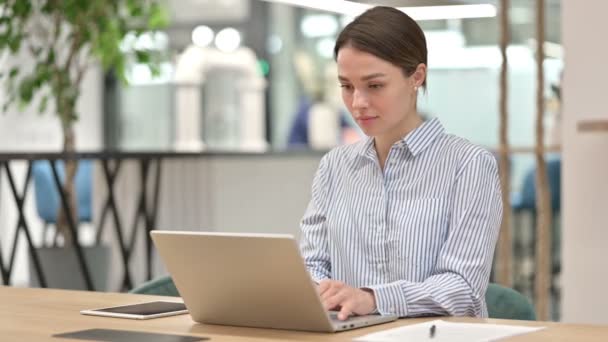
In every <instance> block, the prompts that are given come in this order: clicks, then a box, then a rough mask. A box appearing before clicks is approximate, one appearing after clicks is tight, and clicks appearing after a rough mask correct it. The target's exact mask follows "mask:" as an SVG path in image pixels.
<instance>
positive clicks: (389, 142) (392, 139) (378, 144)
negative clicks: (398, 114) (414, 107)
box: [374, 113, 423, 170]
mask: <svg viewBox="0 0 608 342" xmlns="http://www.w3.org/2000/svg"><path fill="white" fill-rule="evenodd" d="M408 118H409V119H407V120H404V122H403V124H402V125H399V127H396V128H395V129H394V130H392V131H389V132H387V133H386V134H383V135H380V136H375V137H374V147H375V148H376V153H377V154H378V162H380V168H381V169H382V170H384V164H385V163H386V159H387V158H388V154H389V152H390V150H391V147H392V146H393V145H394V144H395V143H396V142H397V141H399V140H401V139H403V138H404V137H405V136H406V135H408V134H409V133H410V132H411V131H413V130H414V129H416V127H418V126H420V125H421V124H422V122H423V121H422V118H421V117H420V115H418V113H415V114H414V115H410V116H408Z"/></svg>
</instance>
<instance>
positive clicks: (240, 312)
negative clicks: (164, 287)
mask: <svg viewBox="0 0 608 342" xmlns="http://www.w3.org/2000/svg"><path fill="white" fill-rule="evenodd" d="M151 236H152V240H153V241H154V244H155V245H156V248H157V249H158V252H159V254H160V257H161V259H162V260H163V261H164V263H165V265H166V267H167V269H168V271H169V273H170V274H171V276H172V278H173V281H174V282H175V285H176V287H177V289H178V291H179V293H180V295H181V296H182V298H183V300H184V303H185V304H186V307H187V308H188V311H189V313H190V315H191V316H192V319H193V320H194V321H195V322H199V323H205V324H222V325H233V326H244V327H257V328H275V329H289V330H303V331H316V332H337V331H344V330H350V329H355V328H361V327H365V326H369V325H374V324H380V323H386V322H391V321H394V320H396V319H397V318H398V317H397V316H384V315H382V316H381V315H366V316H355V317H351V318H349V319H348V320H345V321H340V320H338V318H337V317H336V315H337V312H327V311H326V310H325V309H324V307H323V305H322V304H321V299H320V297H319V295H318V293H317V290H316V288H315V284H314V283H313V281H312V279H311V278H310V275H309V274H308V271H307V270H306V266H305V265H304V261H303V259H302V257H301V255H300V251H299V248H298V244H297V242H296V240H295V239H294V238H293V236H291V235H281V234H241V233H215V232H214V233H208V232H177V231H158V230H157V231H152V232H151Z"/></svg>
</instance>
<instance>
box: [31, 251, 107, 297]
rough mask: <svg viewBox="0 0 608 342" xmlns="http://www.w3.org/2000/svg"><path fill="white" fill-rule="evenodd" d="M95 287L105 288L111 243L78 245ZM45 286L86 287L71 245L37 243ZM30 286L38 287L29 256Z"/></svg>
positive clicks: (98, 289) (80, 288) (77, 288)
mask: <svg viewBox="0 0 608 342" xmlns="http://www.w3.org/2000/svg"><path fill="white" fill-rule="evenodd" d="M81 249H82V251H83V253H84V258H85V262H86V264H87V266H88V270H89V275H90V276H91V279H92V282H93V287H94V290H95V291H108V276H109V274H110V252H111V251H110V247H109V246H107V245H99V246H86V247H85V246H81ZM36 251H37V253H38V259H39V260H40V265H41V267H42V273H43V274H44V278H45V279H46V285H47V287H48V288H58V289H71V290H87V286H86V283H85V280H84V275H83V274H82V271H81V268H80V265H79V263H78V258H77V256H76V250H75V249H74V248H72V247H40V248H37V249H36ZM29 272H30V286H32V287H39V286H40V282H39V280H38V274H37V273H36V268H35V267H34V263H33V262H32V257H31V255H30V260H29Z"/></svg>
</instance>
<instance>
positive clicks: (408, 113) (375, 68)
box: [337, 45, 426, 140]
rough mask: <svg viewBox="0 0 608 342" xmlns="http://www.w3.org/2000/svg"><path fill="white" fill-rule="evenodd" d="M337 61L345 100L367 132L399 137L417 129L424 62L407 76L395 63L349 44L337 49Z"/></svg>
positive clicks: (358, 122)
mask: <svg viewBox="0 0 608 342" xmlns="http://www.w3.org/2000/svg"><path fill="white" fill-rule="evenodd" d="M337 64H338V80H339V82H340V86H341V87H342V100H343V101H344V104H345V105H346V107H347V108H348V110H349V111H350V113H351V115H352V116H353V118H354V119H355V120H356V122H357V124H358V125H359V127H361V129H362V130H363V132H364V133H365V134H366V135H368V136H373V137H387V138H390V139H392V140H396V139H399V138H401V137H403V135H404V134H405V133H407V132H408V131H409V130H411V129H413V128H415V126H416V125H417V123H418V121H419V117H418V114H417V113H416V93H417V91H416V89H415V88H414V87H418V86H419V85H420V84H421V83H422V81H423V80H424V76H425V75H424V73H425V71H426V69H425V67H424V65H423V64H421V65H419V68H418V69H417V71H416V72H415V73H414V74H412V76H409V77H406V76H405V75H404V73H403V71H402V69H401V68H399V67H397V66H395V65H393V64H392V63H390V62H387V61H385V60H383V59H380V58H378V57H376V56H374V55H372V54H370V53H367V52H363V51H361V50H357V49H356V48H353V47H351V46H348V45H347V46H344V47H342V48H340V50H339V51H338V56H337ZM421 67H422V69H423V70H422V78H420V72H419V69H420V68H421Z"/></svg>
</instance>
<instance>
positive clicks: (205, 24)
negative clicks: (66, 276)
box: [0, 0, 601, 320]
mask: <svg viewBox="0 0 608 342" xmlns="http://www.w3.org/2000/svg"><path fill="white" fill-rule="evenodd" d="M287 2H289V1H287ZM328 2H330V1H329V0H328ZM380 2H381V3H383V4H388V5H396V6H408V7H412V8H416V7H420V6H443V5H481V7H479V8H478V10H479V11H478V12H476V11H477V10H474V9H473V8H471V7H469V8H468V10H467V14H466V15H465V18H461V17H459V16H458V15H455V13H457V12H455V10H450V11H447V12H445V11H439V10H438V11H435V12H432V10H431V12H430V13H431V16H430V17H427V18H420V21H419V23H420V24H421V26H422V28H423V30H424V32H425V35H426V37H427V44H428V47H429V65H428V67H429V73H428V90H427V91H426V92H421V94H420V98H419V109H420V111H421V112H422V113H423V114H424V115H425V116H426V117H438V118H439V119H440V120H441V121H442V123H443V124H444V125H445V126H446V128H447V130H448V131H449V132H450V133H453V134H456V135H459V136H462V137H465V138H467V139H468V140H470V141H472V142H474V143H476V144H479V145H482V146H484V147H486V148H487V149H489V150H491V151H494V152H495V151H496V150H497V147H498V121H499V109H498V101H499V73H500V67H501V56H500V51H499V47H498V42H499V37H500V27H499V19H498V16H497V11H498V6H499V2H498V1H496V0H486V1H475V0H441V1H431V0H412V1H406V0H402V1H399V0H394V1H380ZM545 2H546V28H545V29H546V42H545V49H546V51H545V52H546V54H547V56H546V59H545V62H544V65H543V67H544V72H545V73H544V75H545V103H546V113H545V120H544V125H545V128H546V130H547V136H546V146H547V147H548V148H549V149H550V150H551V151H554V152H553V153H551V154H548V155H547V158H548V159H549V160H553V161H556V165H557V169H558V170H561V166H560V165H561V164H560V162H561V152H560V147H561V146H562V143H563V142H562V138H561V136H562V131H563V129H562V116H561V108H562V103H561V102H562V101H561V96H560V95H561V89H562V71H563V69H564V48H563V46H564V44H563V43H562V26H563V23H562V20H563V18H564V15H563V13H562V12H563V11H564V10H563V8H562V2H567V1H560V0H546V1H545ZM354 3H355V4H362V3H376V2H374V1H355V2H354ZM166 5H167V8H168V10H169V12H170V17H171V24H170V26H169V27H168V28H167V29H166V30H163V31H159V32H150V33H149V34H146V35H144V36H142V37H140V38H137V39H136V38H135V37H132V36H128V37H126V38H125V41H124V46H123V47H122V48H123V49H124V51H125V52H128V51H129V49H132V48H133V46H136V45H139V46H147V47H149V48H151V49H155V50H157V51H158V52H159V53H160V54H161V55H162V56H163V58H164V62H163V63H162V65H161V68H160V76H159V77H152V75H151V73H150V71H149V70H148V69H147V68H145V67H143V66H141V65H138V64H137V63H134V62H133V63H131V64H129V66H128V69H127V78H128V80H129V82H130V84H129V85H128V86H127V85H124V84H122V83H120V82H119V81H118V80H117V78H116V77H115V75H114V74H113V73H112V72H111V71H110V72H103V71H102V70H101V68H100V67H94V68H93V69H92V70H90V71H89V72H88V73H87V75H86V78H85V81H84V85H83V87H82V98H81V100H80V102H79V104H78V108H79V112H80V113H81V118H80V120H79V122H78V124H77V146H78V149H79V150H81V151H99V150H113V151H156V152H172V151H173V152H180V151H181V152H183V151H187V152H197V151H198V152H202V153H203V154H204V153H205V152H212V153H213V155H212V156H207V157H204V158H202V160H197V159H192V158H190V159H184V160H183V161H181V162H171V163H168V164H165V165H164V166H163V167H164V169H163V179H162V183H161V184H162V185H161V193H162V194H163V195H162V198H161V205H160V207H159V210H158V215H159V218H158V228H163V229H180V230H186V229H209V230H218V231H255V232H275V233H278V232H281V233H290V234H294V235H296V236H297V235H298V220H299V218H300V216H301V215H302V213H303V212H304V209H305V206H306V203H307V201H308V198H309V194H310V182H311V180H312V175H313V173H314V171H315V169H316V166H317V163H318V160H319V159H320V157H321V156H322V154H323V152H325V151H327V150H328V149H330V148H331V147H334V146H337V145H340V144H344V143H349V142H353V141H356V140H358V139H359V138H360V137H361V133H360V132H359V130H358V129H357V127H356V125H355V124H354V123H353V122H352V120H351V119H350V116H349V114H348V113H347V111H346V109H345V108H344V106H343V105H342V103H341V99H340V95H339V89H338V82H337V79H336V68H335V62H334V61H333V55H332V54H333V43H334V41H335V38H336V37H337V34H338V33H339V32H340V30H341V29H342V28H343V27H344V26H345V25H346V24H347V23H348V22H350V20H352V16H350V15H348V14H338V13H335V12H330V11H324V10H318V9H311V8H304V7H298V6H294V5H290V4H286V3H276V2H269V1H260V0H168V1H166ZM570 6H574V5H570ZM598 6H601V5H598ZM437 8H439V7H437ZM577 19H578V17H577ZM510 30H511V39H510V43H509V44H510V45H509V48H508V57H509V71H508V77H509V89H508V93H509V98H508V108H509V141H510V143H511V145H512V147H513V148H514V151H515V152H514V153H512V154H511V155H510V162H511V165H510V168H511V177H512V178H511V186H512V188H511V189H510V190H511V193H512V198H513V199H512V201H513V203H512V204H513V208H514V210H515V215H516V218H515V219H514V220H513V225H514V234H515V245H514V251H515V262H516V264H515V265H514V270H515V278H514V281H515V285H514V286H515V288H517V289H518V290H520V291H521V292H523V293H524V294H525V295H527V296H529V297H530V298H533V284H532V282H533V274H534V259H533V258H534V251H533V249H534V239H535V237H534V234H533V231H534V224H533V222H534V221H533V220H534V217H535V216H534V215H535V211H534V208H533V206H531V205H529V198H526V196H527V195H529V192H527V191H526V189H527V188H526V186H528V187H529V186H530V184H529V181H530V175H532V172H533V170H534V167H535V165H534V155H533V152H534V148H533V146H534V141H535V126H534V124H535V123H534V116H535V111H536V107H535V101H536V100H535V87H536V78H535V75H536V66H535V48H534V46H535V35H536V33H535V2H534V1H528V0H512V1H510ZM2 58H4V61H5V62H10V61H7V59H10V58H13V59H14V58H18V57H6V56H4V57H2ZM13 61H14V60H13ZM21 63H27V60H22V61H21ZM2 96H3V94H2V93H1V92H0V98H2ZM60 148H61V131H60V129H59V123H58V121H57V120H56V118H55V117H54V116H53V115H52V113H46V114H44V115H39V114H38V113H37V112H36V110H35V108H25V109H16V108H13V109H11V110H10V111H9V112H8V113H5V114H4V115H1V116H0V150H2V151H3V152H7V151H11V152H15V151H26V152H27V151H59V150H60ZM235 152H236V154H235ZM23 168H24V165H19V164H17V165H16V166H15V169H16V170H20V169H21V170H23ZM125 168H126V171H124V173H125V174H124V176H121V178H120V179H118V180H117V184H118V185H117V193H118V196H117V197H118V200H119V202H120V201H124V203H122V204H121V206H122V207H124V208H125V211H126V212H129V210H131V209H133V207H134V206H135V204H131V203H130V202H128V201H127V200H126V199H125V200H123V198H128V197H129V192H130V191H132V189H133V188H134V187H135V185H134V184H133V183H135V181H134V179H135V178H136V174H137V170H136V167H135V166H133V165H131V166H129V165H126V166H125ZM18 177H21V179H22V178H23V176H18ZM557 177H559V173H558V174H557ZM95 179H96V180H95V182H96V183H95V184H98V183H100V182H101V181H100V176H99V175H98V174H97V175H96V176H95ZM527 182H528V183H527ZM526 184H527V185H526ZM553 184H555V186H558V187H559V186H560V185H561V179H560V178H557V179H554V180H553ZM95 189H97V192H96V194H95V195H94V202H95V207H100V206H101V201H102V198H104V195H105V192H104V191H105V190H104V189H103V187H101V186H98V185H96V187H95ZM130 189H131V190H130ZM552 190H553V192H554V196H555V200H556V201H557V203H561V195H562V192H561V190H560V189H559V188H558V189H552ZM30 191H33V190H32V189H30ZM10 196H11V195H10V193H9V190H8V186H7V184H6V179H5V178H0V232H2V233H3V234H5V235H4V236H3V238H2V239H1V240H2V241H1V243H2V246H4V247H3V248H2V249H3V251H5V250H6V249H7V248H6V247H5V246H6V245H8V244H10V240H11V238H5V236H7V235H6V234H8V235H10V231H12V229H13V225H14V223H15V222H16V221H17V217H16V214H15V213H14V208H13V207H12V205H13V204H11V203H10V202H11V201H10ZM526 200H528V202H526ZM526 203H528V204H526ZM532 203H533V202H532ZM554 209H556V214H555V227H554V232H555V234H556V236H557V237H558V238H557V239H556V240H555V241H557V242H556V243H555V245H554V258H555V260H556V261H555V263H556V265H557V266H556V268H555V269H554V272H553V286H552V315H553V316H552V318H553V319H555V320H559V319H560V318H561V317H562V316H561V311H560V309H559V308H560V303H561V301H560V299H561V293H562V292H561V262H560V260H561V248H560V246H561V242H560V240H559V236H560V234H561V233H560V232H561V219H560V217H561V212H560V207H559V204H558V205H557V208H554ZM98 212H99V210H97V211H96V212H95V214H94V219H93V220H96V219H97V218H98V215H99V214H98ZM26 213H27V215H28V217H32V219H30V226H31V230H33V231H41V229H42V228H41V227H42V223H41V222H40V220H37V219H36V216H37V212H36V208H35V205H34V203H33V201H32V200H30V201H28V202H27V203H26ZM125 216H128V215H125ZM124 219H125V220H130V219H131V218H130V217H125V218H124ZM107 235H108V236H107V237H106V238H107V239H108V240H112V239H114V237H113V236H111V235H110V234H109V233H108V234H107ZM38 239H41V238H38ZM20 250H21V251H20V253H21V254H20V255H25V254H26V253H25V247H23V248H20ZM115 257H116V256H115ZM23 258H24V260H25V258H26V257H25V256H24V257H23ZM134 260H135V261H133V262H132V263H133V265H132V267H134V268H135V269H137V261H136V260H137V258H134ZM26 264H27V263H26V262H21V263H20V264H19V265H20V266H18V267H19V272H18V274H17V275H16V276H15V278H14V279H13V282H14V283H17V284H27V282H28V279H29V276H28V269H27V265H26ZM155 269H156V272H157V273H158V274H160V273H163V272H164V269H163V266H162V265H160V263H159V262H158V261H157V263H156V265H155ZM134 272H135V273H137V270H135V271H134ZM142 277H143V276H142V275H141V274H140V275H138V276H136V278H138V280H139V281H143V278H142ZM109 288H110V289H113V288H115V285H109Z"/></svg>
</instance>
